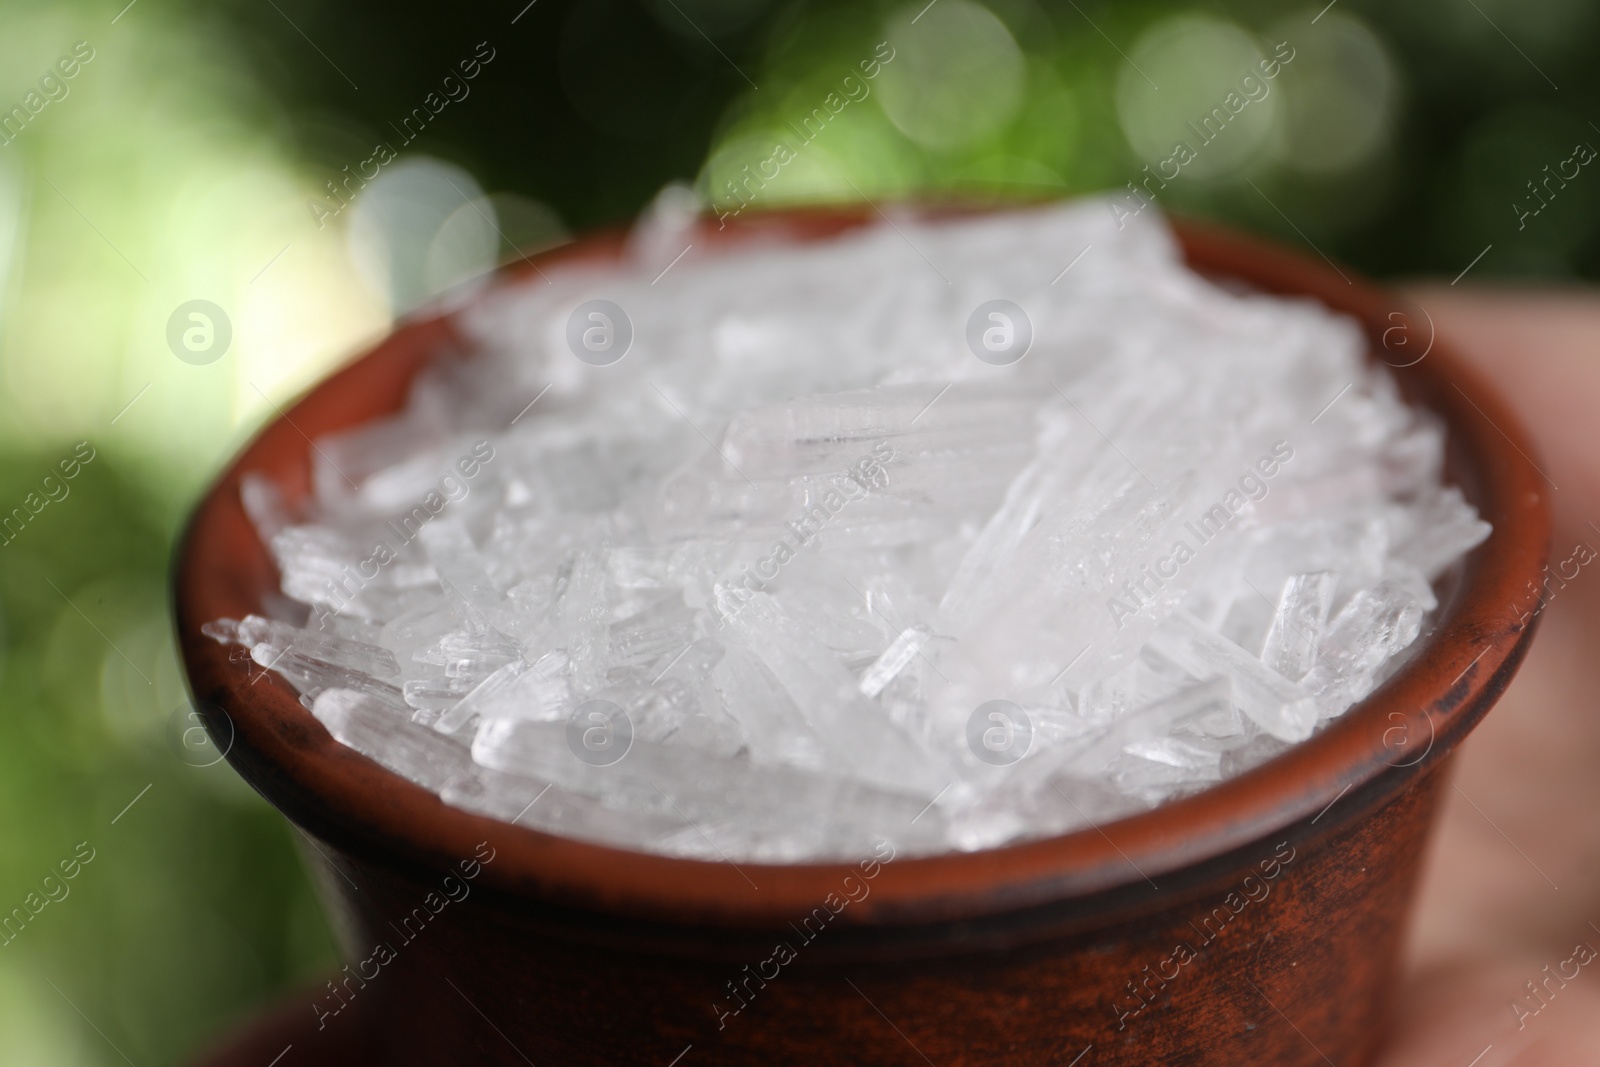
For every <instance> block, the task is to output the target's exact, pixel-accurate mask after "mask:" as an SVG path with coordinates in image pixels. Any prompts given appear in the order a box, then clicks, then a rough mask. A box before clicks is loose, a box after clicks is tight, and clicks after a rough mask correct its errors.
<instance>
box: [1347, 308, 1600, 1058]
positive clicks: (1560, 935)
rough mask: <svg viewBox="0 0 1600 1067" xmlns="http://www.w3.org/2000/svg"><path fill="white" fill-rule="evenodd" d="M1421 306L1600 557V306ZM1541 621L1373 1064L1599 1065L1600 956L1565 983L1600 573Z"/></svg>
mask: <svg viewBox="0 0 1600 1067" xmlns="http://www.w3.org/2000/svg"><path fill="white" fill-rule="evenodd" d="M1413 295H1414V296H1415V297H1416V299H1417V301H1418V302H1419V303H1420V304H1421V305H1422V306H1423V307H1424V308H1426V309H1427V311H1428V313H1429V315H1431V316H1432V318H1433V320H1434V322H1435V324H1436V325H1437V328H1438V332H1439V337H1440V338H1441V339H1442V340H1444V341H1447V342H1448V343H1449V344H1451V345H1452V346H1453V347H1454V348H1455V350H1456V351H1457V352H1459V353H1460V354H1461V355H1463V356H1464V357H1466V358H1467V359H1468V360H1469V361H1470V362H1472V363H1473V364H1474V365H1475V366H1477V367H1478V369H1480V370H1481V371H1483V372H1484V374H1485V375H1486V376H1487V377H1489V378H1490V379H1491V380H1492V381H1493V382H1494V383H1495V384H1496V385H1497V386H1498V387H1499V388H1500V389H1502V390H1503V391H1504V395H1505V397H1506V398H1507V400H1508V401H1509V402H1510V406H1511V407H1512V408H1513V409H1515V410H1516V412H1517V413H1518V414H1519V415H1520V416H1521V418H1522V420H1523V424H1524V425H1525V426H1526V427H1527V428H1528V430H1529V432H1530V433H1531V434H1532V437H1533V440H1534V444H1535V446H1536V447H1537V449H1538V454H1537V455H1536V456H1534V457H1533V459H1534V460H1536V461H1537V462H1538V464H1539V466H1540V468H1541V469H1542V471H1543V472H1544V474H1545V475H1546V476H1547V477H1548V479H1549V480H1550V481H1552V482H1553V483H1554V484H1555V486H1557V488H1555V489H1553V490H1551V499H1552V501H1553V503H1554V509H1555V540H1554V544H1553V546H1552V551H1551V561H1552V563H1554V562H1556V561H1559V560H1564V559H1566V558H1567V557H1568V556H1570V555H1571V554H1572V549H1573V547H1574V546H1575V545H1576V544H1578V543H1579V542H1580V541H1583V542H1586V543H1587V544H1588V545H1589V546H1590V547H1591V548H1592V549H1594V550H1595V551H1597V552H1600V433H1597V432H1596V431H1597V430H1600V295H1590V294H1588V293H1585V292H1579V291H1571V292H1567V293H1562V292H1553V291H1542V292H1529V293H1525V294H1524V293H1517V292H1515V291H1511V290H1494V291H1474V290H1470V289H1455V288H1447V287H1442V286H1437V287H1428V288H1421V289H1418V290H1416V291H1415V292H1414V294H1413ZM1590 523H1593V524H1594V525H1593V526H1591V525H1590ZM1570 570H1571V567H1570V566H1569V567H1568V571H1569V572H1570ZM1540 623H1541V629H1540V631H1539V633H1538V634H1537V635H1536V637H1535V639H1534V643H1533V648H1532V651H1531V652H1530V653H1529V655H1528V658H1527V660H1526V662H1524V664H1523V666H1522V671H1521V673H1520V674H1518V675H1517V678H1516V680H1515V681H1514V682H1513V683H1512V685H1511V687H1510V689H1509V690H1508V691H1507V692H1506V695H1505V697H1504V698H1503V699H1502V700H1501V701H1500V703H1499V704H1498V705H1496V706H1495V708H1494V709H1493V710H1492V711H1491V712H1490V713H1489V716H1488V718H1487V719H1485V720H1484V722H1483V724H1482V725H1481V726H1479V727H1478V729H1477V730H1476V731H1475V732H1474V733H1473V734H1472V736H1471V737H1470V738H1469V739H1468V740H1467V741H1466V742H1465V743H1464V744H1463V746H1462V748H1461V750H1460V754H1459V757H1458V758H1457V760H1456V764H1455V767H1454V768H1453V772H1452V773H1453V784H1452V785H1451V786H1450V787H1448V788H1447V789H1446V792H1445V797H1444V803H1443V811H1442V812H1441V818H1440V824H1439V826H1438V830H1437V834H1436V836H1435V838H1434V840H1433V843H1432V850H1431V853H1430V855H1429V857H1428V859H1427V861H1426V864H1425V866H1424V873H1423V879H1422V887H1421V894H1420V898H1419V900H1418V906H1417V911H1416V913H1415V915H1414V917H1413V927H1412V931H1411V938H1410V943H1409V945H1408V947H1407V950H1406V955H1405V960H1404V977H1403V978H1402V984H1401V992H1400V996H1399V998H1398V1002H1397V1003H1396V1005H1395V1009H1394V1014H1393V1017H1392V1023H1391V1031H1390V1033H1389V1035H1388V1038H1387V1040H1386V1041H1385V1042H1384V1044H1383V1047H1382V1050H1381V1051H1380V1053H1379V1056H1378V1059H1377V1061H1376V1067H1434V1065H1438V1067H1469V1065H1471V1067H1507V1065H1510V1064H1516V1065H1518V1067H1544V1065H1550V1067H1557V1065H1559V1067H1581V1065H1583V1064H1600V955H1594V956H1593V958H1592V959H1591V961H1590V962H1589V963H1587V964H1586V965H1583V966H1581V968H1580V969H1579V971H1578V974H1577V976H1576V977H1575V978H1570V979H1566V980H1565V984H1564V985H1563V984H1562V979H1561V977H1560V969H1561V968H1563V967H1565V970H1566V973H1567V974H1569V975H1570V974H1571V973H1572V970H1573V967H1574V966H1576V965H1577V964H1576V960H1573V957H1574V949H1575V947H1576V946H1578V945H1580V944H1582V945H1585V946H1587V948H1588V950H1589V952H1590V953H1591V954H1600V715H1597V714H1596V710H1597V708H1600V560H1596V561H1595V562H1594V563H1592V564H1590V565H1588V566H1586V567H1584V568H1583V569H1582V570H1581V571H1580V572H1579V574H1578V576H1577V577H1576V578H1574V579H1573V580H1571V581H1569V582H1567V583H1566V586H1565V588H1563V589H1560V590H1559V591H1558V592H1557V593H1556V595H1555V596H1554V598H1552V599H1551V600H1550V602H1549V606H1548V607H1547V608H1546V609H1545V611H1544V613H1543V616H1542V618H1541V620H1540ZM1558 887H1559V888H1558ZM1580 958H1581V957H1580ZM1568 960H1573V962H1572V963H1568V962H1566V961H1568ZM1547 965H1548V966H1549V968H1550V969H1549V970H1548V971H1545V970H1544V968H1545V967H1546V966H1547ZM1551 975H1555V976H1556V977H1555V978H1550V977H1549V976H1551ZM1529 981H1532V982H1533V983H1534V984H1535V986H1537V987H1540V991H1541V993H1542V994H1543V996H1544V1002H1543V1006H1542V1007H1541V1001H1540V1000H1539V999H1538V998H1536V997H1535V996H1534V995H1533V994H1531V993H1530V992H1529V991H1528V987H1527V985H1526V984H1525V983H1527V982H1529ZM1546 989H1547V990H1548V991H1546ZM1514 1004H1520V1005H1522V1009H1521V1010H1520V1011H1518V1010H1514V1009H1513V1005H1514ZM1486 1048H1487V1049H1488V1051H1487V1052H1485V1051H1484V1050H1485V1049H1486ZM1480 1055H1481V1057H1482V1058H1481V1059H1476V1060H1475V1059H1474V1057H1478V1056H1480Z"/></svg>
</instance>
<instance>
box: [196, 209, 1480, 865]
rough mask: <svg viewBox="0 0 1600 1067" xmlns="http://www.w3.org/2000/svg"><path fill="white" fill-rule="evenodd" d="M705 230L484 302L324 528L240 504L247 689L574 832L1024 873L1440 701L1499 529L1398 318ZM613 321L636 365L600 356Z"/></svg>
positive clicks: (321, 461)
mask: <svg viewBox="0 0 1600 1067" xmlns="http://www.w3.org/2000/svg"><path fill="white" fill-rule="evenodd" d="M674 197H675V198H676V199H674ZM686 204H687V201H686V200H685V199H684V194H683V191H682V190H678V191H677V192H676V193H673V194H671V195H669V196H668V197H667V198H665V199H663V200H662V201H661V202H659V203H658V204H657V205H656V207H655V208H653V209H651V211H650V212H649V213H648V214H647V216H646V221H645V223H644V224H643V228H642V229H641V231H640V232H639V233H638V234H636V235H635V236H634V237H633V238H631V239H630V240H629V241H628V242H626V244H625V246H624V252H623V257H624V258H623V260H622V261H621V262H619V263H608V264H606V265H604V266H599V265H595V264H592V263H591V264H588V265H584V264H580V263H566V264H560V265H552V266H551V267H550V268H549V269H547V270H546V271H545V272H544V274H543V275H542V276H539V277H537V278H535V279H530V280H529V281H528V282H527V283H526V284H522V283H519V282H516V281H512V282H509V283H508V284H506V285H502V286H497V287H493V288H491V289H488V290H485V291H484V292H483V293H482V294H481V295H479V296H477V297H475V298H474V301H473V302H470V303H469V304H467V305H466V306H465V307H464V308H463V309H462V310H460V311H459V312H458V313H456V314H455V317H454V319H453V323H454V326H455V327H456V330H457V335H458V336H459V338H460V341H461V348H462V349H463V351H462V352H461V353H460V357H461V358H456V357H455V356H452V358H450V359H447V360H441V361H439V362H437V363H436V364H434V365H431V366H429V367H426V368H424V369H423V370H422V371H421V373H420V374H419V375H418V376H417V378H416V380H415V382H414V383H413V387H412V391H411V393H410V396H409V398H408V400H407V402H406V404H405V406H404V409H403V410H402V411H401V412H399V413H397V414H396V415H394V416H393V417H392V418H388V419H383V420H377V421H373V422H370V423H367V424H364V425H361V426H357V427H353V428H350V429H347V430H343V431H340V432H338V433H336V434H333V435H329V436H327V437H324V438H321V439H319V440H318V441H317V442H316V448H315V449H314V450H313V451H312V453H311V477H310V483H311V485H310V489H311V491H310V494H309V496H305V494H303V493H302V492H300V491H299V490H298V487H290V486H283V487H280V486H278V485H276V484H274V483H273V482H271V481H270V480H267V479H266V478H265V476H264V475H261V474H252V475H250V476H248V477H247V478H245V479H244V480H243V481H242V483H241V485H240V493H241V499H242V502H243V504H244V506H245V510H246V512H247V514H248V516H249V518H250V520H251V522H252V523H253V524H254V526H255V528H256V529H257V531H258V532H259V534H260V536H261V537H262V539H263V543H265V544H267V545H268V547H269V548H270V551H271V553H272V557H273V559H274V561H275V562H276V564H277V566H278V568H279V571H280V573H281V576H282V583H281V584H282V593H281V594H274V595H272V596H269V597H265V598H263V602H262V607H261V608H260V613H259V615H254V616H250V617H248V618H246V619H244V620H241V621H234V620H227V619H219V620H216V621H214V622H212V623H209V624H207V626H206V627H205V628H204V629H205V632H206V633H207V634H208V635H209V636H211V637H212V638H214V639H215V640H217V641H220V642H223V643H225V644H228V645H231V646H233V648H232V649H231V650H230V657H231V658H232V659H233V660H234V661H235V663H236V664H237V665H238V669H240V670H241V671H251V672H259V671H264V670H271V671H274V672H276V673H278V674H280V675H282V676H283V678H285V679H286V680H287V681H288V682H289V683H290V684H291V685H292V686H293V687H294V688H295V689H296V690H297V691H298V692H299V693H300V696H301V702H302V703H303V704H305V705H306V706H308V707H309V708H311V709H312V712H313V714H315V715H316V716H317V717H318V718H319V719H321V720H322V721H324V722H325V723H326V724H327V725H328V728H329V729H330V731H332V733H333V734H334V736H335V737H336V738H338V739H339V740H340V741H341V742H343V743H345V744H348V745H350V746H351V747H353V748H355V749H357V750H358V751H361V752H364V753H366V754H368V755H370V756H371V757H372V758H374V759H376V760H378V761H379V762H380V763H382V764H383V765H384V766H387V767H390V768H391V769H393V770H395V771H396V772H397V773H400V774H402V775H405V776H406V777H408V778H410V779H412V780H413V781H416V782H418V783H420V784H422V785H424V786H425V787H426V788H429V789H432V790H434V791H436V792H438V793H439V794H440V795H441V796H442V797H443V798H444V800H445V802H446V803H449V804H453V805H455V806H457V807H461V808H465V809H468V810H472V811H479V812H484V813H487V814H490V815H493V816H495V817H497V818H500V819H504V820H507V821H512V822H516V823H518V824H519V825H523V826H528V827H531V828H536V829H541V830H546V831H549V832H552V833H558V834H566V835H570V836H574V837H578V838H583V839H586V840H592V841H600V842H605V843H607V844H612V845H616V846H618V847H623V848H631V849H642V850H646V851H651V852H655V853H658V854H664V855H672V856H684V857H693V858H696V859H704V860H710V861H715V862H723V861H727V860H732V861H734V862H740V863H742V862H745V861H756V860H760V861H766V862H774V863H780V862H781V863H790V862H811V861H819V860H836V859H847V858H848V859H853V858H857V857H859V856H860V855H863V854H866V853H868V852H870V851H871V850H872V849H873V847H874V846H875V845H876V844H877V843H878V842H881V841H884V840H887V841H892V842H894V843H895V845H896V847H897V848H898V849H899V850H900V851H901V852H903V853H906V854H924V853H936V852H940V851H945V850H949V849H976V848H988V847H993V846H997V845H1002V844H1005V843H1007V842H1011V841H1016V840H1021V839H1027V838H1033V837H1039V836H1043V835H1047V834H1053V833H1062V832H1068V831H1071V830H1075V829H1084V828H1088V827H1091V826H1100V825H1103V824H1104V823H1105V822H1107V821H1109V820H1112V819H1115V818H1118V817H1120V816H1122V815H1126V814H1129V813H1131V812H1135V811H1142V810H1146V809H1148V808H1150V807H1152V806H1154V805H1158V804H1161V803H1163V802H1166V801H1169V800H1172V799H1174V798H1178V797H1183V796H1188V795H1190V794H1192V793H1194V792H1196V791H1198V790H1202V789H1205V788H1206V787H1208V786H1210V785H1211V784H1213V783H1215V782H1217V781H1219V780H1221V779H1223V778H1226V777H1229V776H1231V775H1235V774H1240V773H1245V772H1248V771H1249V770H1250V769H1251V768H1253V767H1255V766H1258V765H1259V764H1261V763H1262V762H1264V761H1266V760H1269V759H1271V758H1273V757H1274V756H1276V755H1278V754H1279V753H1281V752H1283V751H1284V750H1285V749H1287V748H1288V747H1289V746H1290V745H1292V744H1294V743H1296V742H1298V741H1301V740H1304V739H1305V738H1306V737H1307V736H1309V735H1310V734H1311V733H1312V732H1313V731H1314V730H1315V729H1316V728H1318V727H1319V725H1320V724H1322V723H1324V722H1327V721H1328V720H1330V719H1332V718H1333V717H1334V716H1337V715H1339V714H1342V713H1343V712H1344V711H1345V710H1346V709H1347V708H1348V707H1349V706H1350V705H1351V704H1352V703H1353V702H1354V701H1356V700H1359V699H1361V698H1362V697H1364V696H1365V695H1366V694H1368V693H1370V692H1371V691H1372V690H1373V689H1374V688H1375V687H1376V686H1378V685H1380V684H1381V683H1382V681H1383V680H1384V679H1385V678H1387V677H1389V676H1390V675H1391V674H1392V673H1393V672H1395V671H1396V670H1400V669H1404V667H1403V665H1404V663H1405V662H1406V657H1407V656H1408V655H1410V654H1412V650H1413V649H1414V648H1415V647H1417V645H1419V644H1420V642H1419V641H1418V637H1419V635H1420V634H1421V633H1422V631H1423V627H1424V625H1425V623H1426V616H1427V613H1428V612H1430V611H1433V610H1434V609H1435V608H1436V606H1437V597H1436V595H1435V592H1434V590H1433V588H1432V586H1431V584H1430V583H1432V582H1434V581H1436V580H1439V579H1441V577H1442V576H1444V575H1446V574H1447V572H1448V571H1449V569H1450V568H1451V566H1452V565H1453V564H1454V563H1455V562H1456V561H1457V560H1459V559H1460V558H1461V557H1462V554H1463V553H1465V552H1467V551H1469V550H1471V549H1472V548H1473V547H1474V546H1475V545H1478V544H1479V543H1481V542H1482V540H1483V538H1484V537H1486V536H1487V535H1488V526H1487V524H1486V523H1484V522H1483V521H1482V519H1481V518H1480V517H1479V516H1478V515H1477V513H1476V511H1475V510H1474V509H1473V507H1472V505H1471V503H1470V502H1469V500H1468V498H1467V497H1466V496H1464V495H1463V494H1462V493H1461V492H1460V491H1459V490H1457V489H1456V488H1453V487H1450V486H1447V485H1445V484H1443V472H1444V456H1445V448H1444V445H1445V437H1444V430H1443V425H1442V423H1441V421H1440V420H1439V419H1437V418H1435V417H1434V416H1433V415H1431V414H1430V413H1428V412H1425V411H1419V410H1416V409H1413V408H1411V407H1409V406H1408V405H1407V404H1406V403H1405V401H1404V398H1403V397H1402V395H1401V393H1400V390H1399V388H1398V387H1397V385H1396V384H1395V381H1394V379H1393V377H1392V376H1391V375H1390V374H1389V372H1388V371H1387V369H1386V368H1384V367H1382V366H1375V365H1373V364H1372V363H1370V362H1369V360H1368V347H1369V340H1368V338H1367V337H1366V335H1365V334H1364V333H1363V332H1362V330H1361V329H1360V328H1359V325H1358V324H1357V323H1355V322H1354V321H1353V320H1350V319H1347V318H1344V317H1342V316H1340V315H1337V314H1335V313H1333V312H1331V311H1329V310H1328V309H1327V308H1325V307H1322V306H1321V305H1319V304H1317V303H1315V302H1313V301H1309V300H1283V299H1281V298H1278V297H1274V296H1269V295H1264V294H1261V293H1256V292H1252V291H1247V290H1244V289H1242V288H1240V287H1237V286H1225V285H1218V284H1215V283H1213V282H1212V281H1210V280H1207V279H1205V278H1202V277H1200V276H1198V275H1196V274H1195V273H1193V272H1192V271H1190V270H1189V269H1188V268H1187V267H1186V266H1185V264H1184V262H1183V257H1182V255H1181V253H1180V250H1179V247H1178V245H1177V243H1176V242H1175V241H1174V239H1173V237H1172V235H1171V234H1170V233H1169V232H1168V230H1167V228H1166V226H1165V224H1164V223H1163V222H1162V221H1161V219H1160V218H1159V216H1158V214H1157V212H1156V210H1154V209H1153V208H1152V209H1151V210H1148V211H1144V212H1141V213H1139V214H1138V216H1137V217H1134V218H1129V217H1127V216H1126V213H1125V212H1124V213H1122V215H1123V217H1122V218H1121V219H1120V220H1119V219H1118V218H1117V214H1118V213H1117V212H1115V211H1113V210H1112V209H1111V205H1109V204H1108V203H1107V202H1105V201H1085V202H1081V203H1069V204H1059V205H1052V206H1048V207H1040V208H1035V209H1028V210H1018V211H1014V212H996V213H989V214H985V215H982V216H979V217H972V218H948V217H947V218H943V219H931V218H930V219H923V218H916V217H912V216H910V215H903V216H902V217H899V218H897V219H896V221H895V223H894V225H893V226H889V225H869V226H864V227H862V228H859V229H856V230H853V231H850V232H848V233H844V234H842V235H839V236H837V237H833V238H825V239H822V240H817V241H814V242H808V243H795V242H787V241H776V240H762V241H748V242H733V243H729V244H727V245H726V246H715V245H713V244H712V243H711V242H701V241H700V240H698V239H697V238H695V237H694V235H693V226H692V225H691V223H690V221H689V220H688V217H687V215H686V214H685V213H686V211H688V210H689V208H688V207H687V206H686ZM691 243H692V244H693V245H694V249H693V251H692V253H691V254H690V255H688V256H686V257H683V258H681V260H680V259H677V258H675V257H678V256H679V255H680V253H681V252H682V249H683V247H684V245H686V244H691ZM724 247H725V249H726V250H725V251H724V250H721V249H722V248H724ZM1084 249H1088V250H1089V251H1087V252H1084V253H1083V259H1082V262H1081V263H1079V262H1077V261H1076V260H1073V259H1072V257H1073V256H1076V255H1078V254H1079V252H1080V251H1081V250H1084ZM1069 263H1075V264H1076V265H1075V266H1073V268H1072V269H1071V270H1069V271H1064V270H1063V268H1064V267H1066V266H1068V265H1069ZM930 264H937V267H935V268H934V269H930ZM669 265H670V266H671V269H670V270H664V268H666V267H668V266H669ZM592 300H606V301H610V302H611V303H612V304H614V305H615V306H616V307H617V308H620V309H622V310H623V312H624V314H625V315H626V317H627V320H628V322H629V324H630V325H631V327H632V332H633V340H632V343H631V347H630V348H629V350H628V354H627V357H626V359H625V361H623V362H622V363H620V364H617V365H613V366H608V367H596V366H594V365H592V364H589V363H587V362H586V361H585V360H583V359H579V358H575V357H574V355H573V349H572V348H571V347H570V344H569V340H568V339H569V336H570V335H569V326H570V325H571V318H572V315H573V309H574V308H577V307H580V306H582V305H584V304H586V302H588V301H592ZM996 301H1000V303H998V304H997V303H995V302H996ZM996 316H999V317H998V318H997V317H996ZM591 321H592V320H591ZM1002 323H1003V324H1004V326H1005V330H1008V331H1010V336H1012V337H1013V339H1015V338H1016V337H1018V336H1021V334H1022V332H1023V331H1026V333H1028V334H1030V335H1031V344H1030V345H1029V347H1028V348H1027V349H1026V352H1025V353H1023V352H1017V353H1011V354H1014V355H1017V356H1019V357H1021V358H1018V359H1015V360H1012V361H1010V362H1007V361H1006V360H1005V359H1003V358H1002V359H997V358H995V357H996V356H997V355H1004V354H1003V353H996V352H995V351H994V350H993V349H992V348H987V345H988V341H990V340H993V337H994V331H996V330H998V329H999V328H1000V324H1002ZM612 325H613V327H615V326H617V325H618V320H615V316H613V323H612ZM1002 332H1004V331H1002ZM986 349H987V350H986ZM582 354H583V353H580V355H582ZM291 488H292V489H295V491H294V492H285V491H284V490H286V489H291ZM303 496H304V497H305V498H304V499H302V497H303ZM290 501H292V506H291V505H290ZM996 702H1000V703H998V704H997V703H996ZM996 708H1001V709H1004V711H1003V713H1002V712H998V711H996V710H995V709H996ZM997 714H998V715H1000V716H1001V719H1002V720H1003V721H1004V723H1005V725H1006V731H1005V732H1006V737H1007V739H1009V740H1010V741H1014V742H1017V743H1016V746H1015V748H1014V749H1012V748H1007V749H1004V750H1003V751H1002V750H999V749H996V748H994V747H993V746H992V745H990V743H989V741H988V740H987V738H988V736H989V735H988V733H987V731H988V730H989V729H991V728H992V727H993V723H994V722H995V720H994V719H993V716H994V715H997ZM986 716H988V717H986ZM597 723H600V724H604V726H605V730H604V731H603V732H604V734H605V736H606V737H607V738H608V739H611V740H618V739H621V738H625V739H626V744H625V745H622V747H621V748H620V749H619V750H618V753H617V754H618V757H619V758H617V759H615V760H612V761H610V762H605V761H604V760H601V759H599V758H598V757H597V756H596V754H595V752H594V751H593V750H592V749H591V747H590V745H589V741H588V740H587V739H590V738H591V731H593V730H595V729H598V727H597V725H596V724H597ZM619 731H620V732H619ZM605 751H606V752H609V751H610V750H609V749H606V750H605Z"/></svg>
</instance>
